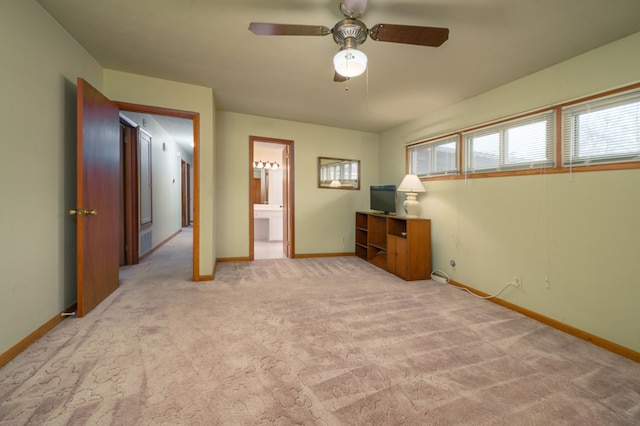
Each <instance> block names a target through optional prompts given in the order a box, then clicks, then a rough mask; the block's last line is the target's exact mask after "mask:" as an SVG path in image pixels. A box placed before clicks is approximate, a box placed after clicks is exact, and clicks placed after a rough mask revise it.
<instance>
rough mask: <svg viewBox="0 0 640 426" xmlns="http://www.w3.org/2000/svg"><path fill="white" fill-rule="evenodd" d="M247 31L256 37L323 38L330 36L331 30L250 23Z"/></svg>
mask: <svg viewBox="0 0 640 426" xmlns="http://www.w3.org/2000/svg"><path fill="white" fill-rule="evenodd" d="M249 30H250V31H251V32H252V33H254V34H256V35H301V36H325V35H328V34H331V30H330V29H329V28H328V27H325V26H322V25H291V24H268V23H264V22H252V23H251V24H249Z"/></svg>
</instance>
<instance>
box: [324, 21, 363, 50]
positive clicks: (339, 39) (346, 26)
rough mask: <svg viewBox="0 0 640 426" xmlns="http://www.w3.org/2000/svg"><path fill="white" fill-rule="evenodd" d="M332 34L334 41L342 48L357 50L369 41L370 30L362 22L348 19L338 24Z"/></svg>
mask: <svg viewBox="0 0 640 426" xmlns="http://www.w3.org/2000/svg"><path fill="white" fill-rule="evenodd" d="M331 33H332V34H333V40H334V41H335V42H336V43H337V44H338V45H340V47H341V48H356V47H357V46H358V45H360V44H362V43H364V42H365V41H366V40H367V34H368V33H369V30H368V29H367V26H366V25H365V24H364V23H363V22H362V21H359V20H357V19H348V18H347V19H343V20H342V21H340V22H338V23H337V24H336V25H335V26H334V27H333V29H332V30H331ZM354 43H355V45H354Z"/></svg>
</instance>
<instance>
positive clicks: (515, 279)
mask: <svg viewBox="0 0 640 426" xmlns="http://www.w3.org/2000/svg"><path fill="white" fill-rule="evenodd" d="M513 283H514V284H515V286H516V287H518V288H522V278H520V277H513Z"/></svg>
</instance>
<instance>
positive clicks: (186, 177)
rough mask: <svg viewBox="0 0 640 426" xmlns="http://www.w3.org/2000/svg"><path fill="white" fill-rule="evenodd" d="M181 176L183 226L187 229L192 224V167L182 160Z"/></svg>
mask: <svg viewBox="0 0 640 426" xmlns="http://www.w3.org/2000/svg"><path fill="white" fill-rule="evenodd" d="M180 167H181V176H182V189H181V197H182V203H181V205H182V226H183V227H186V226H189V225H190V224H191V165H190V164H189V163H187V162H186V161H184V160H181V163H180Z"/></svg>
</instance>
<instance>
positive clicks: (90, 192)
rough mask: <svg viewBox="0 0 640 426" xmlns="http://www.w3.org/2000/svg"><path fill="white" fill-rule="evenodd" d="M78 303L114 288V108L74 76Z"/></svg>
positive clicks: (86, 305)
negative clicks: (75, 88) (75, 82)
mask: <svg viewBox="0 0 640 426" xmlns="http://www.w3.org/2000/svg"><path fill="white" fill-rule="evenodd" d="M77 98H78V131H77V132H78V136H77V138H78V140H77V150H78V152H77V156H78V158H77V179H78V181H77V209H76V211H77V212H78V213H76V214H77V230H78V231H77V233H78V241H77V244H78V264H77V268H78V283H77V291H78V308H77V315H78V316H83V315H85V314H87V313H88V312H90V311H91V310H92V309H93V308H95V307H96V306H98V304H99V303H100V302H102V301H103V300H104V299H105V298H106V297H107V296H108V295H109V294H111V293H112V292H113V291H114V290H116V289H117V288H118V280H119V278H118V264H119V232H118V229H120V124H119V123H120V120H119V109H118V107H117V106H116V105H115V104H113V103H112V102H111V101H109V99H107V98H106V97H105V96H104V95H102V94H101V93H100V92H99V91H98V90H96V89H95V88H94V87H92V86H91V85H90V84H89V83H87V82H86V81H84V80H83V79H81V78H79V79H78V94H77Z"/></svg>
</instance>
